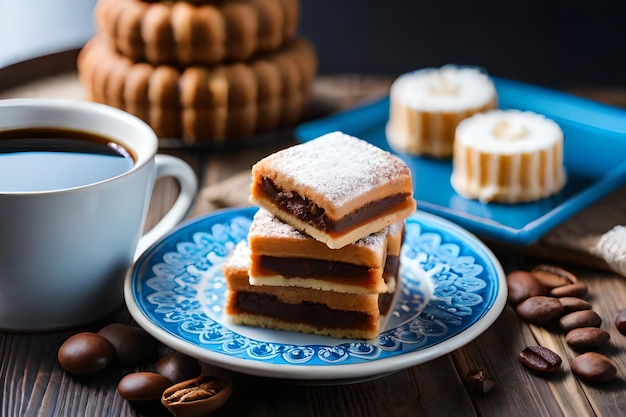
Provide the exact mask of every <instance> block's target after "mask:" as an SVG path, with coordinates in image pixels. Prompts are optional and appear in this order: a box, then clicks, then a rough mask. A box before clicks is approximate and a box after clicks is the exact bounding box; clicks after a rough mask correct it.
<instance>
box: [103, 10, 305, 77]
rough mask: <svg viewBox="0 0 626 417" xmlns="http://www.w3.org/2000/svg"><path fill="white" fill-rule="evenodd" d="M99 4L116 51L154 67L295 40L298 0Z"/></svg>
mask: <svg viewBox="0 0 626 417" xmlns="http://www.w3.org/2000/svg"><path fill="white" fill-rule="evenodd" d="M195 3H196V4H194V2H187V1H178V2H147V1H142V0H99V1H98V3H97V5H96V8H95V13H94V14H95V21H96V25H97V27H98V28H99V30H100V31H101V32H102V33H103V34H104V35H106V36H107V38H109V39H110V40H111V42H112V43H113V45H114V47H115V48H116V50H117V51H118V52H119V53H120V54H122V55H125V56H126V57H128V58H130V59H132V60H134V61H138V62H139V61H147V62H150V63H152V64H154V65H160V64H171V65H176V66H188V65H212V64H217V63H221V62H224V61H243V60H247V59H249V58H251V57H252V56H254V55H256V54H259V53H267V52H272V51H276V50H278V49H279V48H280V47H281V46H282V45H284V44H285V43H287V42H289V41H290V40H292V39H294V38H295V34H296V27H297V23H298V18H299V3H298V0H237V1H218V2H215V1H214V2H208V1H205V2H198V1H197V2H195Z"/></svg>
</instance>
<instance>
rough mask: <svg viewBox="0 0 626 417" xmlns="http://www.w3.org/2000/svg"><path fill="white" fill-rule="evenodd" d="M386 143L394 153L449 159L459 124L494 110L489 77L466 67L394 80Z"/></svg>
mask: <svg viewBox="0 0 626 417" xmlns="http://www.w3.org/2000/svg"><path fill="white" fill-rule="evenodd" d="M389 99H390V103H389V106H390V107H389V121H388V123H387V127H386V133H387V140H388V142H389V145H390V146H391V147H392V148H393V149H395V150H396V151H400V152H405V153H408V154H412V155H426V156H433V157H437V158H449V157H451V156H452V151H453V143H454V131H455V129H456V126H457V125H458V124H459V122H460V121H461V120H463V119H465V118H467V117H469V116H471V115H473V114H475V113H478V112H484V111H487V110H491V109H493V108H495V107H496V105H497V101H498V97H497V93H496V89H495V86H494V85H493V82H492V81H491V79H490V78H489V77H488V76H487V74H485V73H484V72H483V71H480V70H478V69H476V68H472V67H458V66H453V65H446V66H443V67H441V68H425V69H421V70H417V71H414V72H410V73H406V74H403V75H401V76H400V77H398V78H397V79H396V80H395V81H394V83H393V84H392V86H391V90H390V94H389Z"/></svg>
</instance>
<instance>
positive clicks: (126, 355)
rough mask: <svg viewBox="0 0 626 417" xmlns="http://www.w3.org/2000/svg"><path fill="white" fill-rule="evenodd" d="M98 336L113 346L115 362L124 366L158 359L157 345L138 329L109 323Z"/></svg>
mask: <svg viewBox="0 0 626 417" xmlns="http://www.w3.org/2000/svg"><path fill="white" fill-rule="evenodd" d="M98 334H99V335H100V336H102V337H104V338H105V339H107V340H108V341H109V342H110V343H111V344H112V345H113V347H114V348H115V353H116V358H117V360H118V361H119V362H120V363H122V364H124V365H138V364H141V363H147V362H152V361H155V360H156V359H157V358H158V355H159V344H158V343H157V341H156V340H155V339H154V338H153V337H152V336H150V335H149V334H148V333H147V332H146V331H145V330H143V329H142V328H140V327H137V326H131V325H128V324H122V323H111V324H109V325H107V326H105V327H103V328H102V329H100V331H99V332H98Z"/></svg>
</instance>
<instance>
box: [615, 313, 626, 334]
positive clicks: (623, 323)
mask: <svg viewBox="0 0 626 417" xmlns="http://www.w3.org/2000/svg"><path fill="white" fill-rule="evenodd" d="M615 327H617V330H618V331H619V332H620V333H621V334H623V335H624V336H626V310H620V311H619V312H618V313H617V316H616V317H615Z"/></svg>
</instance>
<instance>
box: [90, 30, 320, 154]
mask: <svg viewBox="0 0 626 417" xmlns="http://www.w3.org/2000/svg"><path fill="white" fill-rule="evenodd" d="M316 66H317V59H316V56H315V51H314V49H313V47H312V45H311V44H310V43H309V42H308V41H306V40H304V39H295V40H293V41H291V42H289V44H287V45H285V46H284V47H283V48H281V49H280V50H278V51H276V52H274V53H272V54H268V55H264V56H260V57H257V58H255V59H253V60H252V61H249V62H247V63H233V64H230V65H218V66H213V67H200V66H192V67H188V68H184V69H182V70H179V69H177V68H175V67H171V66H166V65H159V66H153V65H150V64H147V63H136V62H134V61H132V60H130V59H128V58H126V57H124V56H121V55H119V54H117V53H115V52H114V51H113V49H112V48H111V45H110V44H109V43H107V40H106V39H105V38H104V37H102V36H96V37H94V38H93V39H91V40H90V41H89V42H88V43H87V44H86V45H85V47H84V48H83V50H82V51H81V53H80V55H79V57H78V72H79V76H80V79H81V82H82V84H83V85H84V87H85V89H86V91H87V94H88V98H89V99H91V100H93V101H96V102H100V103H104V104H109V105H112V106H115V107H118V108H120V109H122V110H125V111H128V112H129V113H131V114H134V115H136V116H138V117H140V118H141V119H143V120H144V121H146V122H147V123H148V124H149V125H150V126H151V127H152V128H153V129H154V130H155V131H156V133H157V135H158V136H159V137H167V138H181V139H182V140H184V141H185V142H188V143H191V142H195V141H212V140H221V139H226V138H238V137H248V136H251V135H253V134H255V133H261V132H266V131H269V130H272V129H275V128H278V127H283V126H289V125H292V124H294V123H296V122H297V121H299V120H300V118H301V117H302V114H303V111H304V109H305V107H306V105H307V104H308V100H309V97H310V91H311V85H312V82H313V77H314V74H315V68H316Z"/></svg>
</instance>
